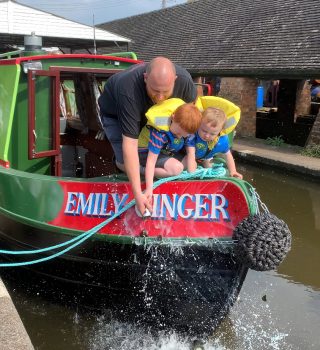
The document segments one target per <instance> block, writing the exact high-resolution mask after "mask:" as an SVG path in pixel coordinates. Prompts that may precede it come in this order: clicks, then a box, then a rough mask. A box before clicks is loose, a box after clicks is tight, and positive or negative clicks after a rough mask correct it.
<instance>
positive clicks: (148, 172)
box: [139, 99, 202, 201]
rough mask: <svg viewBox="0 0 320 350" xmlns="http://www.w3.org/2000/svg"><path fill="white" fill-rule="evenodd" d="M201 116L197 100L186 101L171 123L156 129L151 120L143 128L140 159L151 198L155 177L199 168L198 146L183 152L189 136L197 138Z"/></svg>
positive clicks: (140, 141)
mask: <svg viewBox="0 0 320 350" xmlns="http://www.w3.org/2000/svg"><path fill="white" fill-rule="evenodd" d="M171 100H173V99H171ZM166 102H170V100H167V101H165V102H164V103H166ZM181 102H182V103H183V101H181ZM151 110H152V107H151ZM147 115H148V113H147ZM157 118H159V117H157ZM201 119H202V115H201V112H200V111H199V109H198V108H197V107H196V106H195V105H194V104H193V103H186V104H185V103H183V104H181V105H180V106H179V107H178V108H177V109H176V110H175V112H174V113H173V114H172V115H171V116H170V118H169V120H168V124H167V125H168V126H163V127H162V128H159V127H158V128H155V127H152V126H150V125H148V123H147V125H146V126H145V127H144V128H143V129H142V130H141V133H140V136H139V158H140V165H141V166H145V178H146V191H145V194H146V196H147V198H148V199H149V200H150V201H151V200H152V193H153V177H154V176H156V177H159V178H163V177H168V176H174V175H179V174H180V173H181V172H182V171H183V170H184V169H187V170H188V171H189V172H193V171H195V170H196V169H197V163H196V158H195V148H194V147H187V148H186V155H184V154H182V153H179V152H180V151H181V150H182V149H183V148H184V146H185V139H186V138H188V137H191V138H194V134H195V132H196V131H197V130H198V128H199V126H200V123H201Z"/></svg>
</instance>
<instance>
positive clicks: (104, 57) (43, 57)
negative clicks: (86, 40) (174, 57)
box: [0, 54, 143, 66]
mask: <svg viewBox="0 0 320 350" xmlns="http://www.w3.org/2000/svg"><path fill="white" fill-rule="evenodd" d="M65 58H70V59H72V58H76V59H82V58H83V59H95V60H105V61H118V62H129V63H142V62H143V61H141V60H133V59H131V58H125V57H116V56H108V55H91V54H61V55H55V54H48V55H36V56H22V57H16V58H11V59H3V60H0V66H1V65H15V64H20V63H21V62H24V61H39V60H47V59H57V60H58V59H65Z"/></svg>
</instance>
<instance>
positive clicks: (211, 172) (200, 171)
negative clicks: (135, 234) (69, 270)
mask: <svg viewBox="0 0 320 350" xmlns="http://www.w3.org/2000/svg"><path fill="white" fill-rule="evenodd" d="M225 175H226V169H225V168H224V167H223V166H222V165H221V164H214V165H213V167H212V168H202V167H198V168H197V170H196V171H195V172H193V173H188V172H187V171H183V172H182V173H181V174H179V175H176V176H171V177H167V178H163V179H159V180H158V181H156V182H155V183H154V185H153V188H157V187H159V186H160V185H162V184H164V183H167V182H169V181H175V180H190V179H197V178H200V179H208V178H217V177H223V176H225ZM134 204H135V200H134V199H133V200H131V201H130V202H129V203H128V204H126V205H125V206H124V207H123V208H122V209H120V210H119V211H118V212H117V213H115V214H114V215H113V216H111V217H110V218H108V219H107V220H105V221H103V222H101V223H100V224H98V225H97V226H95V227H93V228H92V229H90V230H89V231H86V232H84V233H82V234H81V235H79V236H77V237H75V238H72V239H70V240H69V241H66V242H63V243H60V244H57V245H54V246H50V247H47V248H42V249H36V250H22V251H12V250H0V254H8V255H10V254H11V255H24V254H39V253H44V252H47V251H50V250H54V249H59V248H62V247H64V246H68V247H67V248H65V249H63V250H61V251H59V252H57V253H55V254H52V255H49V256H46V257H43V258H41V259H36V260H30V261H22V262H17V263H0V267H9V266H10V267H13V266H26V265H32V264H36V263H40V262H44V261H48V260H51V259H53V258H56V257H58V256H60V255H62V254H64V253H66V252H68V251H69V250H71V249H72V248H74V247H76V246H78V245H80V244H81V243H82V242H84V241H86V240H87V239H88V238H90V237H91V236H93V235H94V234H95V233H97V232H98V231H99V230H100V229H102V228H103V227H104V226H106V225H107V224H108V223H110V222H111V221H112V220H114V219H115V218H116V217H118V216H119V215H121V214H122V213H123V212H125V211H126V210H128V209H129V208H131V207H132V206H133V205H134ZM72 243H73V244H72Z"/></svg>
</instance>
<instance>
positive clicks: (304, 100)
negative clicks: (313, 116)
mask: <svg viewBox="0 0 320 350" xmlns="http://www.w3.org/2000/svg"><path fill="white" fill-rule="evenodd" d="M310 88H311V84H310V83H309V81H308V80H301V81H299V82H298V85H297V95H296V109H295V113H294V117H295V120H296V118H297V117H298V116H299V115H302V116H303V115H306V114H309V113H310V105H311V94H310Z"/></svg>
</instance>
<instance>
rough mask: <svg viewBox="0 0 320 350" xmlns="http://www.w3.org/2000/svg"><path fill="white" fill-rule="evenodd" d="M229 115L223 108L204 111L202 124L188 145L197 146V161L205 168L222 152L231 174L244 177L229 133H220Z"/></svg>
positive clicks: (188, 141)
mask: <svg viewBox="0 0 320 350" xmlns="http://www.w3.org/2000/svg"><path fill="white" fill-rule="evenodd" d="M226 120H227V117H226V115H225V113H224V112H223V110H221V109H219V108H215V107H208V108H207V109H205V110H204V111H203V113H202V121H201V125H200V127H199V129H198V131H197V133H196V135H195V137H194V138H190V139H188V140H187V143H186V146H187V147H195V154H196V159H197V162H198V163H199V164H200V165H201V166H203V167H204V168H209V167H211V166H212V163H211V159H212V158H213V156H214V155H215V154H217V153H221V154H222V156H223V158H224V159H225V160H226V163H227V167H228V170H229V175H230V176H232V177H237V178H239V179H242V175H241V174H240V173H238V172H237V170H236V165H235V161H234V158H233V156H232V153H231V151H230V147H229V139H228V135H220V133H221V131H222V130H223V128H224V125H225V122H226Z"/></svg>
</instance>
